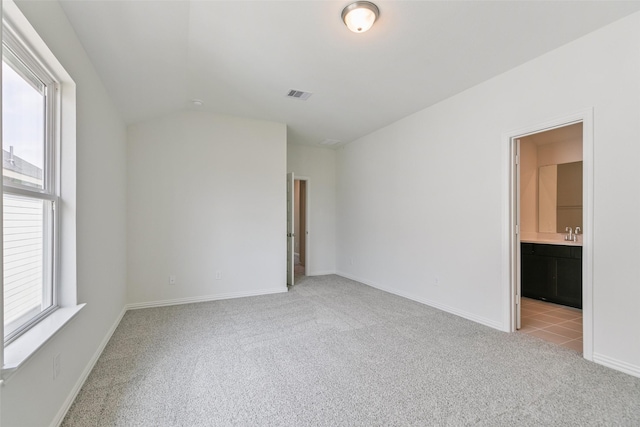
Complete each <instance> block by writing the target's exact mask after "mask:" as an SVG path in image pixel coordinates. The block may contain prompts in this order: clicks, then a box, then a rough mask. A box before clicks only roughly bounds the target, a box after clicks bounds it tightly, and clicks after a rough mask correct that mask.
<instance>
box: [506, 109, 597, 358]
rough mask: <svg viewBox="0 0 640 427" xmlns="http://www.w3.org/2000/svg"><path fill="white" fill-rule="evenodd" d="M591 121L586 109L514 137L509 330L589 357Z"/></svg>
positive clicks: (511, 143) (510, 139)
mask: <svg viewBox="0 0 640 427" xmlns="http://www.w3.org/2000/svg"><path fill="white" fill-rule="evenodd" d="M591 123H592V120H591V112H590V111H585V112H583V113H580V114H577V115H574V116H572V117H568V118H564V119H560V120H556V121H555V122H551V123H547V124H544V125H540V126H533V127H531V128H529V129H525V130H521V131H519V132H512V133H510V135H509V136H508V145H509V152H510V160H511V163H510V170H511V173H510V179H509V183H510V194H511V196H510V198H509V199H510V202H509V210H510V216H511V221H510V223H509V224H510V225H509V228H510V231H509V234H510V237H509V247H510V251H509V253H510V259H511V261H510V263H509V264H510V273H509V274H510V277H511V280H510V286H509V303H508V306H509V323H510V325H509V330H511V331H520V332H522V333H529V334H531V335H533V336H537V337H539V338H542V339H545V340H547V341H551V342H554V343H556V344H559V345H563V346H565V347H568V348H572V349H574V350H576V351H580V352H582V353H583V355H584V357H585V358H587V359H589V360H591V358H592V333H593V330H592V326H591V321H590V319H591V318H592V317H591V316H592V311H591V308H592V299H591V296H592V275H591V265H592V264H591V259H592V253H593V252H592V250H593V249H592V247H591V242H592V237H591V236H592V231H593V230H592V226H591V224H592V211H593V210H592V203H593V198H592V194H593V169H592V168H593V166H592V165H593V162H592V152H593V143H592V125H591ZM570 181H571V182H570ZM576 230H577V232H576Z"/></svg>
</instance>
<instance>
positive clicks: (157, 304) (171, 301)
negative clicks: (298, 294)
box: [125, 286, 287, 310]
mask: <svg viewBox="0 0 640 427" xmlns="http://www.w3.org/2000/svg"><path fill="white" fill-rule="evenodd" d="M283 292H287V287H286V286H284V287H282V288H275V289H274V288H272V289H262V290H259V291H251V292H229V293H226V294H214V295H203V296H199V297H187V298H176V299H167V300H160V301H150V302H136V303H132V304H127V305H126V307H125V308H126V309H127V310H137V309H140V308H151V307H164V306H167V305H180V304H192V303H196V302H207V301H218V300H223V299H232V298H242V297H255V296H259V295H269V294H279V293H283Z"/></svg>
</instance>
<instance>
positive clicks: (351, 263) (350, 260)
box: [349, 257, 353, 265]
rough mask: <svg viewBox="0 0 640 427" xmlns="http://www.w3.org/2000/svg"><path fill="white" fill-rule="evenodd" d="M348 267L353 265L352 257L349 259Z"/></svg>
mask: <svg viewBox="0 0 640 427" xmlns="http://www.w3.org/2000/svg"><path fill="white" fill-rule="evenodd" d="M349 265H353V257H351V258H349Z"/></svg>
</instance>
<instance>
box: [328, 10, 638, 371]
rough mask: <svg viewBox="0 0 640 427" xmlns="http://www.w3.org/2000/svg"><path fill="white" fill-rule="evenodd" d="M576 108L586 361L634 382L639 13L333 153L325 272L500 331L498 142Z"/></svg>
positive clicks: (500, 175)
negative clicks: (587, 126)
mask: <svg viewBox="0 0 640 427" xmlns="http://www.w3.org/2000/svg"><path fill="white" fill-rule="evenodd" d="M589 107H593V111H594V165H595V166H594V167H595V171H594V173H595V188H594V194H595V200H594V203H595V207H594V209H595V212H594V217H595V226H594V230H593V233H594V262H593V277H594V313H593V322H594V360H597V361H599V362H600V363H605V362H606V363H607V364H609V365H610V366H614V365H615V366H618V367H623V368H625V367H626V369H627V371H634V372H635V373H636V374H637V375H640V334H638V330H637V329H638V328H637V325H639V324H640V311H639V310H638V309H637V306H638V301H640V286H639V285H638V284H639V283H640V264H639V263H638V262H637V260H638V259H640V229H638V227H633V226H627V227H625V228H624V229H625V230H626V234H625V237H624V238H620V224H626V225H632V224H636V223H637V221H638V218H640V191H638V190H639V187H640V172H639V171H638V168H637V162H638V158H639V156H640V144H638V141H640V121H639V120H638V117H640V14H634V15H631V16H630V17H627V18H625V19H623V20H621V21H618V22H616V23H614V24H612V25H609V26H607V27H604V28H603V29H600V30H598V31H596V32H594V33H591V34H589V35H587V36H585V37H583V38H581V39H579V40H577V41H575V42H573V43H570V44H568V45H565V46H564V47H562V48H559V49H557V50H555V51H553V52H550V53H548V54H546V55H544V56H542V57H540V58H538V59H535V60H533V61H530V62H528V63H526V64H524V65H522V66H520V67H518V68H516V69H513V70H511V71H509V72H507V73H505V74H502V75H500V76H498V77H496V78H493V79H491V80H489V81H487V82H485V83H483V84H480V85H478V86H476V87H474V88H471V89H469V90H467V91H465V92H463V93H461V94H459V95H457V96H454V97H452V98H450V99H447V100H445V101H443V102H441V103H439V104H437V105H435V106H433V107H431V108H427V109H425V110H423V111H420V112H418V113H416V114H414V115H412V116H409V117H406V118H404V119H402V120H400V121H398V122H396V123H394V124H392V125H390V126H387V127H385V128H383V129H380V130H379V131H377V132H374V133H372V134H370V135H368V136H365V137H363V138H361V139H359V140H357V141H355V142H354V143H352V144H349V145H347V146H346V147H344V148H343V149H341V150H339V152H338V182H339V187H338V221H337V226H338V227H337V228H338V234H337V235H338V259H337V268H338V271H339V273H341V274H343V275H345V276H348V277H353V278H356V279H358V280H361V281H363V282H365V283H369V284H373V285H375V286H379V287H381V288H385V289H388V290H390V291H392V292H395V293H398V294H402V295H406V296H409V297H412V298H414V299H417V300H421V301H424V302H427V303H431V304H433V305H435V306H439V307H442V308H445V309H448V310H450V311H452V312H456V313H458V314H461V315H464V316H466V317H468V318H472V319H475V320H477V321H480V322H482V323H485V324H487V325H491V326H494V327H497V328H503V327H504V326H505V325H504V322H503V318H502V314H503V313H504V311H505V307H504V306H503V304H504V303H505V301H504V300H503V293H504V290H505V288H507V287H508V283H504V282H503V281H502V276H501V271H502V266H503V265H504V264H505V263H507V262H508V259H503V254H508V252H509V251H508V249H506V248H503V247H502V234H503V224H502V222H501V219H502V214H503V211H504V205H505V204H506V203H508V201H507V200H505V197H504V194H503V186H504V183H503V179H504V170H505V165H504V164H503V162H506V161H507V159H506V157H508V156H505V155H504V153H505V148H504V147H503V146H502V144H503V139H502V136H503V135H504V134H505V133H506V132H509V131H513V130H517V129H522V128H526V127H530V126H534V125H537V124H540V123H543V122H546V121H548V120H551V119H555V118H558V117H563V116H567V115H569V114H573V113H576V112H579V111H582V110H584V109H585V108H589ZM505 249H506V250H505ZM352 261H353V262H352ZM436 280H437V281H436Z"/></svg>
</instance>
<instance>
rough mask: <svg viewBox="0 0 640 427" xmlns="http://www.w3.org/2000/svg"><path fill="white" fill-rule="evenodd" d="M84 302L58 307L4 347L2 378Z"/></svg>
mask: <svg viewBox="0 0 640 427" xmlns="http://www.w3.org/2000/svg"><path fill="white" fill-rule="evenodd" d="M85 305H86V304H79V305H75V306H72V307H60V308H58V309H57V310H56V311H54V312H53V313H51V314H50V315H49V316H47V317H46V318H45V319H42V321H41V322H39V323H38V324H37V325H35V326H34V327H32V328H31V329H29V330H28V331H27V332H25V333H24V334H22V335H21V336H20V337H19V338H18V339H16V340H15V341H13V342H12V343H11V344H9V345H8V346H6V347H5V348H4V365H3V366H2V376H1V378H2V380H6V379H7V378H9V377H10V376H11V375H12V374H13V373H14V372H15V371H16V370H17V369H18V368H20V366H22V365H23V364H24V363H25V362H26V361H27V360H29V358H30V357H31V356H33V355H34V354H35V353H36V351H38V350H39V349H40V348H41V347H42V346H43V345H45V344H46V343H47V342H48V341H49V340H50V339H51V338H52V337H53V336H54V335H55V334H56V333H57V332H58V331H59V330H60V329H62V328H63V327H64V326H65V325H66V324H67V323H69V321H71V319H73V318H74V317H75V316H76V315H77V314H78V313H79V312H80V310H82V308H83V307H84V306H85Z"/></svg>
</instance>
